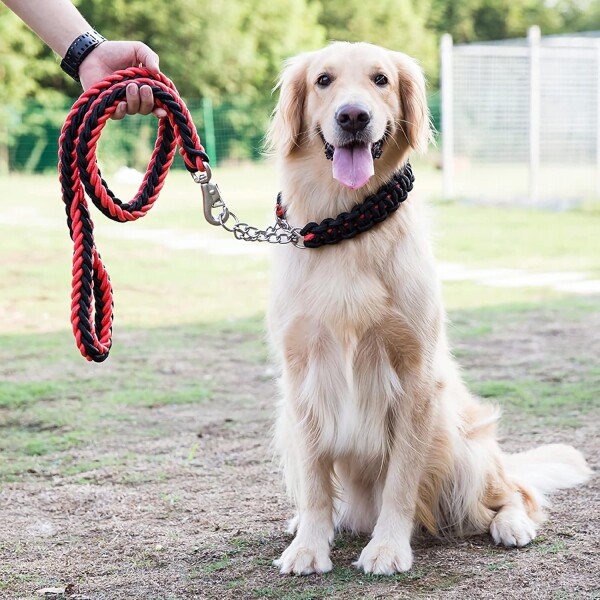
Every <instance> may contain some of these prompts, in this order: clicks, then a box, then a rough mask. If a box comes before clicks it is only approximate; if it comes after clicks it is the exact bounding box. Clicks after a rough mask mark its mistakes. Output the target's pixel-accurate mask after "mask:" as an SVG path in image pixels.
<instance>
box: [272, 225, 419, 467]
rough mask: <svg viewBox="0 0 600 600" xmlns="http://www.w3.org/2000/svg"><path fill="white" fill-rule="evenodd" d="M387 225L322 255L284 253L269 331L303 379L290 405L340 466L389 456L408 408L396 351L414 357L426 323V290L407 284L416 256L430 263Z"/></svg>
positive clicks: (322, 449) (292, 372)
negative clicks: (393, 417) (396, 416)
mask: <svg viewBox="0 0 600 600" xmlns="http://www.w3.org/2000/svg"><path fill="white" fill-rule="evenodd" d="M386 225H388V224H387V223H386V224H384V225H382V226H381V227H380V228H377V229H376V230H374V231H373V232H369V233H368V234H365V235H364V236H363V238H362V239H356V240H352V241H350V242H342V243H341V244H339V245H338V246H336V247H329V248H324V249H322V250H320V251H316V252H315V251H311V250H304V251H299V250H297V249H295V248H285V249H280V250H283V251H282V252H280V253H279V256H278V257H277V258H276V260H275V269H274V277H275V279H274V282H273V292H274V293H273V300H274V304H273V305H272V306H271V310H270V318H269V322H270V329H271V333H272V336H273V337H274V341H275V345H276V346H277V347H279V348H282V349H283V352H284V356H285V357H286V367H287V369H288V370H289V374H288V375H289V377H290V378H291V379H297V381H295V384H294V385H292V386H291V389H295V390H296V392H295V394H294V395H292V396H290V397H289V398H288V399H286V401H288V402H291V403H292V404H294V406H295V409H296V410H297V411H299V413H300V414H302V415H304V416H305V418H306V419H307V422H308V423H310V426H311V429H312V435H313V439H314V440H315V442H316V444H317V445H318V449H319V451H320V452H321V453H323V454H324V455H329V456H331V457H332V458H334V459H335V458H339V457H344V456H354V457H363V458H365V457H371V458H370V459H376V460H381V459H382V458H383V457H385V455H386V454H387V450H388V445H389V432H388V428H389V417H390V414H391V413H393V412H394V411H395V405H397V404H398V402H400V401H401V398H402V382H401V373H399V371H398V365H397V364H396V365H392V361H391V357H390V347H391V345H393V346H394V348H395V350H394V352H393V354H397V353H398V352H403V347H406V352H414V351H415V348H414V343H413V342H414V340H415V339H416V338H418V337H419V335H418V331H416V329H419V328H420V327H421V326H422V322H421V321H422V319H424V318H426V317H425V316H424V315H425V313H426V305H427V303H428V302H427V300H426V296H427V289H426V286H425V285H423V286H421V282H420V280H419V278H418V277H415V276H414V274H412V275H411V276H408V275H407V274H406V273H407V272H408V271H409V269H410V265H409V261H410V258H411V256H410V255H411V254H412V252H419V251H420V252H421V256H420V261H421V263H422V262H423V252H424V251H423V250H422V249H418V248H416V249H412V250H411V247H410V246H411V244H410V240H407V239H406V237H405V236H401V235H400V234H399V229H400V227H399V223H396V224H395V227H394V225H392V223H390V224H389V225H390V226H388V227H386ZM405 271H406V273H405ZM423 276H424V279H426V278H428V277H429V275H428V274H427V273H424V275H423ZM420 287H421V288H422V289H419V288H420ZM415 290H418V296H422V297H423V299H422V300H420V301H419V302H418V303H417V304H415V302H414V301H410V302H409V301H408V298H414V296H415ZM404 297H406V298H407V300H406V301H404V300H403V298H404ZM398 306H401V307H403V312H402V311H399V310H398ZM278 340H279V341H278ZM296 369H297V372H295V370H296ZM286 387H288V386H286ZM288 389H289V388H288ZM376 457H377V458H376Z"/></svg>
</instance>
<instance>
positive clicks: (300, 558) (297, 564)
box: [273, 539, 333, 575]
mask: <svg viewBox="0 0 600 600" xmlns="http://www.w3.org/2000/svg"><path fill="white" fill-rule="evenodd" d="M273 564H274V565H275V566H276V567H279V571H280V572H281V573H282V574H283V575H287V574H291V573H293V574H294V575H310V574H311V573H328V572H329V571H331V569H332V568H333V565H332V563H331V559H330V558H329V544H325V545H324V546H318V547H311V546H308V545H306V544H303V543H301V542H298V543H297V539H296V540H294V541H293V542H292V543H291V544H290V545H289V546H288V547H287V548H286V549H285V550H284V552H283V554H282V555H281V558H279V559H278V560H274V561H273Z"/></svg>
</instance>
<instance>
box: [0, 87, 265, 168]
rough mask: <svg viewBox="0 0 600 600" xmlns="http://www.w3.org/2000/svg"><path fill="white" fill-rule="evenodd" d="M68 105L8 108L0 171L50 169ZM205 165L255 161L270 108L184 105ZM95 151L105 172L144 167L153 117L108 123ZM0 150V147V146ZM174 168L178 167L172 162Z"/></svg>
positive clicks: (152, 137) (178, 163)
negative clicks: (207, 158)
mask: <svg viewBox="0 0 600 600" xmlns="http://www.w3.org/2000/svg"><path fill="white" fill-rule="evenodd" d="M71 104H72V101H66V102H64V103H58V104H56V105H52V106H49V105H48V104H39V103H37V102H35V101H32V102H30V103H29V104H28V105H26V106H25V107H23V108H22V109H21V110H14V109H10V110H9V111H8V112H9V114H10V119H9V123H8V132H7V134H6V135H4V136H2V137H1V138H0V162H2V163H3V164H0V172H6V171H19V172H28V173H40V172H45V171H54V170H56V165H57V160H58V159H57V152H58V138H59V135H60V129H61V127H62V124H63V122H64V119H65V118H66V116H67V114H68V112H69V109H70V107H71ZM187 106H188V108H189V110H190V113H191V114H192V118H193V120H194V123H195V124H196V127H197V128H198V133H199V135H200V138H201V140H202V143H203V145H204V146H205V148H206V150H207V152H208V154H209V156H210V157H211V163H212V164H213V165H214V164H216V163H217V162H222V161H228V160H229V161H240V160H257V159H259V158H260V157H261V155H262V154H261V153H262V139H263V135H264V131H265V129H266V126H267V123H268V119H269V114H270V111H271V109H272V107H271V106H265V105H259V104H256V105H254V104H250V103H244V102H240V103H239V104H235V103H231V102H229V103H220V104H214V105H213V103H212V102H211V101H210V100H209V99H207V98H205V99H203V100H195V101H194V100H192V101H189V102H187ZM106 128H107V130H106V132H105V135H103V136H102V139H101V140H100V144H99V148H98V159H99V161H100V163H101V167H102V168H103V170H106V172H110V171H112V170H116V169H117V168H119V167H121V166H128V167H132V168H137V169H144V170H145V168H146V165H147V163H148V160H149V158H150V155H151V152H152V147H153V145H154V141H155V139H156V129H157V124H156V121H155V119H153V118H150V117H142V116H139V115H135V116H129V117H126V118H125V119H123V120H122V121H108V122H107V125H106ZM2 146H3V147H2ZM173 166H174V168H183V162H182V161H181V160H179V159H178V158H176V159H175V162H174V165H173Z"/></svg>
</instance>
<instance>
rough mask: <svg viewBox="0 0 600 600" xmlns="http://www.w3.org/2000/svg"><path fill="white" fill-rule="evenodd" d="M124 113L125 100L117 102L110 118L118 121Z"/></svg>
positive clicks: (125, 111) (125, 110) (125, 107)
mask: <svg viewBox="0 0 600 600" xmlns="http://www.w3.org/2000/svg"><path fill="white" fill-rule="evenodd" d="M126 114H127V102H119V104H117V108H116V109H115V112H114V113H113V114H112V117H111V119H115V121H118V120H120V119H122V118H123V117H124V116H125V115H126Z"/></svg>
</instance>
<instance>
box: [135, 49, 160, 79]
mask: <svg viewBox="0 0 600 600" xmlns="http://www.w3.org/2000/svg"><path fill="white" fill-rule="evenodd" d="M135 58H136V62H140V63H142V65H144V67H146V68H147V69H149V70H150V71H152V72H153V73H158V72H159V71H160V68H159V66H158V54H156V52H154V50H152V48H149V47H148V46H146V44H143V43H142V42H138V43H137V44H136V48H135Z"/></svg>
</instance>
